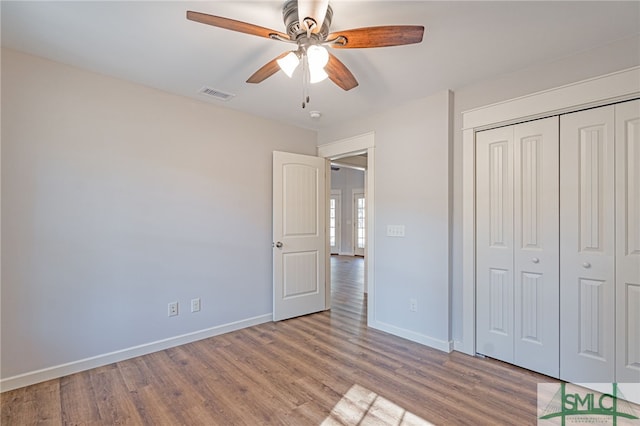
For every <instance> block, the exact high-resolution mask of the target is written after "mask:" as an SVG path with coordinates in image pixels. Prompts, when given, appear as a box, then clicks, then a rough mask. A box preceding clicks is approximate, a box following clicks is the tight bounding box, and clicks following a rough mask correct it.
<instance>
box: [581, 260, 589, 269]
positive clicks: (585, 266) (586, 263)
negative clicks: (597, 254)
mask: <svg viewBox="0 0 640 426" xmlns="http://www.w3.org/2000/svg"><path fill="white" fill-rule="evenodd" d="M582 267H583V268H585V269H589V268H591V264H590V263H589V262H584V263H583V264H582Z"/></svg>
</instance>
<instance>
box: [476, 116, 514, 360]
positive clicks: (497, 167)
mask: <svg viewBox="0 0 640 426" xmlns="http://www.w3.org/2000/svg"><path fill="white" fill-rule="evenodd" d="M513 136H514V135H513V126H510V127H503V128H498V129H493V130H486V131H483V132H478V133H476V229H477V234H476V351H477V352H478V353H480V354H483V355H486V356H490V357H492V358H496V359H499V360H502V361H505V362H509V363H514V346H513V341H514V338H513V330H514V322H513V256H514V252H513V244H514V237H513Z"/></svg>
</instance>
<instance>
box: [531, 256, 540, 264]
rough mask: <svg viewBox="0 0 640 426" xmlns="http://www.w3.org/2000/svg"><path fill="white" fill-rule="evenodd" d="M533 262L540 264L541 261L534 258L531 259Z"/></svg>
mask: <svg viewBox="0 0 640 426" xmlns="http://www.w3.org/2000/svg"><path fill="white" fill-rule="evenodd" d="M531 261H532V262H533V263H540V259H538V258H537V257H534V258H533V259H531Z"/></svg>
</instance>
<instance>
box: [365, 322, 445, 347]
mask: <svg viewBox="0 0 640 426" xmlns="http://www.w3.org/2000/svg"><path fill="white" fill-rule="evenodd" d="M369 326H370V327H373V328H376V329H378V330H382V331H385V332H387V333H391V334H393V335H395V336H398V337H402V338H404V339H407V340H411V341H412V342H416V343H420V344H422V345H426V346H429V347H431V348H434V349H439V350H441V351H444V352H447V353H449V352H451V351H452V350H453V342H452V341H447V340H440V339H436V338H434V337H431V336H427V335H424V334H420V333H416V332H415V331H411V330H407V329H404V328H400V327H396V326H395V325H391V324H387V323H385V322H380V321H375V322H374V323H371V324H369Z"/></svg>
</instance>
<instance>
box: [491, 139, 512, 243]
mask: <svg viewBox="0 0 640 426" xmlns="http://www.w3.org/2000/svg"><path fill="white" fill-rule="evenodd" d="M509 145H510V144H509ZM509 145H508V143H507V142H506V141H499V142H494V143H492V144H490V145H489V208H490V210H489V217H490V219H491V220H490V221H489V230H490V231H489V233H490V236H491V239H490V245H491V246H492V247H509V246H510V244H508V243H507V242H506V241H505V237H506V236H511V235H510V230H507V227H509V226H511V223H510V222H511V221H510V220H509V219H510V216H511V215H512V211H511V210H510V207H511V203H510V202H509V199H510V194H509V193H510V192H511V191H512V185H511V183H510V182H509V181H508V179H510V178H511V173H510V171H509V168H510V167H511V161H509V160H510V158H509V150H510V149H511V147H510V146H509ZM508 209H509V210H508Z"/></svg>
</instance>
